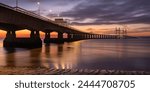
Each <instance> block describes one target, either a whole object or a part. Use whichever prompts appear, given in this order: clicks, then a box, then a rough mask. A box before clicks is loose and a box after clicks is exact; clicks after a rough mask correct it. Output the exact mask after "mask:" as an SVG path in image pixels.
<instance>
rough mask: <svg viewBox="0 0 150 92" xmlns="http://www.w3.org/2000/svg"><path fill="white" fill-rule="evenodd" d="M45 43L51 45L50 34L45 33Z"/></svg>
mask: <svg viewBox="0 0 150 92" xmlns="http://www.w3.org/2000/svg"><path fill="white" fill-rule="evenodd" d="M44 43H50V33H49V32H46V33H45V38H44Z"/></svg>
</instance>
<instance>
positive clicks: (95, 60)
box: [0, 39, 150, 69]
mask: <svg viewBox="0 0 150 92" xmlns="http://www.w3.org/2000/svg"><path fill="white" fill-rule="evenodd" d="M148 42H149V40H143V41H142V40H139V39H133V40H88V41H77V42H73V43H64V44H50V45H49V46H46V45H43V47H42V48H37V49H31V50H26V49H21V48H16V49H4V48H2V47H1V48H0V59H1V62H0V66H5V67H18V66H19V67H40V66H42V67H47V68H55V69H83V68H84V69H93V68H94V69H99V68H114V69H116V68H118V67H121V68H122V69H126V67H127V68H128V67H131V68H139V69H147V68H148V69H149V54H150V52H149V46H150V44H149V43H148ZM1 43H2V41H1ZM145 67H147V68H145Z"/></svg>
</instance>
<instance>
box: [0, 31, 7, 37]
mask: <svg viewBox="0 0 150 92" xmlns="http://www.w3.org/2000/svg"><path fill="white" fill-rule="evenodd" d="M6 33H7V32H6V31H5V30H2V29H0V38H1V39H4V38H5V37H6Z"/></svg>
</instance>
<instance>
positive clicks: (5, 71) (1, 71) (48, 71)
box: [0, 67, 150, 75]
mask: <svg viewBox="0 0 150 92" xmlns="http://www.w3.org/2000/svg"><path fill="white" fill-rule="evenodd" d="M0 75H150V71H149V72H146V71H123V70H100V69H96V70H90V69H53V68H41V67H39V68H26V67H24V68H22V67H20V68H19V67H17V68H16V67H1V68H0Z"/></svg>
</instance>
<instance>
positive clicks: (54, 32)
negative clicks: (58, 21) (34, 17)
mask: <svg viewBox="0 0 150 92" xmlns="http://www.w3.org/2000/svg"><path fill="white" fill-rule="evenodd" d="M50 38H58V32H56V31H53V32H51V33H50Z"/></svg>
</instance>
